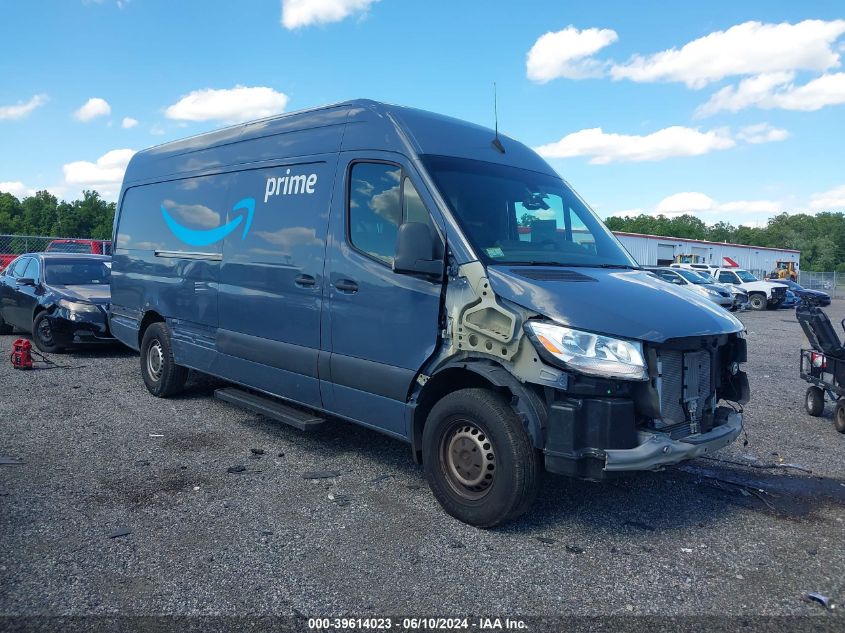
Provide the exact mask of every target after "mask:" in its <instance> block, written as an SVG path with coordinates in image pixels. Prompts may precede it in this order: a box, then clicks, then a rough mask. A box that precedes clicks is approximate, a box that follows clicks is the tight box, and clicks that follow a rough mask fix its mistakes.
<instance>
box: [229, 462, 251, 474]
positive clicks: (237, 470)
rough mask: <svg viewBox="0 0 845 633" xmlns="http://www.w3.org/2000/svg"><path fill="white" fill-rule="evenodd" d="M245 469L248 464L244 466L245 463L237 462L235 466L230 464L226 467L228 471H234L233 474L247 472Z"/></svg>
mask: <svg viewBox="0 0 845 633" xmlns="http://www.w3.org/2000/svg"><path fill="white" fill-rule="evenodd" d="M245 471H246V466H244V465H243V464H235V465H234V466H229V467H228V468H227V469H226V472H227V473H233V474H234V473H242V472H245Z"/></svg>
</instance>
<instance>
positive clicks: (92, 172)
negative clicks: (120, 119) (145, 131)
mask: <svg viewBox="0 0 845 633" xmlns="http://www.w3.org/2000/svg"><path fill="white" fill-rule="evenodd" d="M134 154H135V150H134V149H113V150H111V151H110V152H106V153H105V154H103V155H102V156H100V157H99V158H98V159H97V160H96V162H93V163H92V162H90V161H87V160H78V161H75V162H72V163H66V164H65V165H64V166H63V167H62V170H63V171H64V174H65V183H66V184H67V185H75V186H77V187H79V189H80V190H82V189H96V190H97V191H98V192H99V193H100V195H102V196H103V197H104V198H106V199H113V198H114V197H116V196H117V193H118V191H119V190H120V185H121V183H122V182H123V174H124V172H125V171H126V166H127V165H128V164H129V160H130V159H131V158H132V156H133V155H134Z"/></svg>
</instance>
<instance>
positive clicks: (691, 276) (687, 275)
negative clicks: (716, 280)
mask: <svg viewBox="0 0 845 633" xmlns="http://www.w3.org/2000/svg"><path fill="white" fill-rule="evenodd" d="M675 272H676V273H678V274H679V275H680V276H681V277H683V278H684V279H686V280H687V281H688V282H690V283H691V284H695V285H697V286H700V285H702V284H706V283H707V282H706V281H704V280H703V279H702V278H701V276H700V275H699V274H698V273H694V272H692V271H691V270H683V269H681V270H676V271H675Z"/></svg>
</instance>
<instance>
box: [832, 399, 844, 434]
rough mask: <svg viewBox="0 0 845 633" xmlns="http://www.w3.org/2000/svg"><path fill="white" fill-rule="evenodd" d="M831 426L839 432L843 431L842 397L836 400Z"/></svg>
mask: <svg viewBox="0 0 845 633" xmlns="http://www.w3.org/2000/svg"><path fill="white" fill-rule="evenodd" d="M833 426H834V428H835V429H836V430H837V431H839V432H840V433H845V400H843V399H842V398H840V399H839V400H837V401H836V409H834V411H833Z"/></svg>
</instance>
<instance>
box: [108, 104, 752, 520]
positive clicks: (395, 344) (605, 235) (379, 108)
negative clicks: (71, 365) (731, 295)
mask: <svg viewBox="0 0 845 633" xmlns="http://www.w3.org/2000/svg"><path fill="white" fill-rule="evenodd" d="M113 239H114V254H113V265H112V274H111V283H112V293H111V294H112V305H111V310H110V317H109V321H110V326H111V331H112V332H113V333H114V335H115V336H116V337H117V338H118V339H120V340H121V341H122V342H124V343H125V344H126V345H128V346H130V347H132V348H134V349H136V350H139V351H140V360H141V362H140V364H141V375H142V377H143V380H144V383H145V384H146V387H147V389H148V390H149V391H150V392H151V393H152V394H153V395H155V396H159V397H168V396H173V395H174V394H177V393H178V392H179V391H180V390H181V389H182V388H183V386H184V384H185V380H186V375H187V372H188V370H189V369H193V370H196V371H199V372H203V373H205V374H210V375H213V376H217V377H219V378H222V379H225V380H226V381H229V382H230V383H231V384H232V386H231V387H226V388H222V389H220V390H218V391H217V392H216V395H217V396H219V397H220V398H222V399H224V400H226V401H228V402H230V403H233V404H236V405H239V406H242V407H246V408H249V409H251V410H253V411H258V412H260V413H262V414H264V415H267V416H269V417H271V418H275V419H278V420H281V421H283V422H286V423H289V424H292V425H294V426H296V427H298V428H301V429H309V428H312V427H314V426H316V425H319V424H320V423H321V422H322V421H324V420H325V419H326V418H328V417H331V418H337V419H343V420H348V421H351V422H355V423H358V424H361V425H363V426H366V427H369V428H371V429H375V430H377V431H380V432H383V433H386V434H388V435H390V436H392V437H395V438H397V439H399V440H403V441H405V442H407V443H408V444H409V445H410V448H411V452H412V455H413V457H414V458H415V459H416V460H417V461H418V462H421V463H422V464H423V467H424V469H425V473H426V477H427V479H428V481H429V483H430V485H431V488H432V491H433V493H434V495H435V496H436V498H437V499H438V501H439V502H440V503H441V505H442V506H443V508H444V509H445V510H446V511H447V512H449V513H450V514H452V515H453V516H455V517H457V518H458V519H460V520H462V521H465V522H467V523H471V524H473V525H478V526H493V525H497V524H500V523H502V522H505V521H507V520H509V519H512V518H514V517H516V516H518V515H520V514H521V513H523V512H524V511H526V510H527V508H528V507H529V506H530V504H531V502H532V500H533V499H534V497H535V496H536V494H537V491H538V487H539V484H540V476H541V473H542V471H544V470H545V471H549V472H552V473H558V474H564V475H571V476H576V477H581V478H587V479H602V478H605V477H609V476H612V475H614V474H618V473H620V472H625V471H634V470H654V469H659V468H661V467H663V466H665V465H669V464H675V463H678V462H680V461H683V460H686V459H690V458H693V457H696V456H699V455H702V454H705V453H708V452H711V451H714V450H716V449H719V448H721V447H723V446H725V445H727V444H729V443H730V442H731V441H733V440H734V439H735V438H736V437H737V435H738V434H739V433H740V431H741V429H742V415H741V406H739V405H740V404H742V403H744V402H746V401H747V400H748V397H749V388H748V380H747V377H746V374H745V373H744V372H743V371H742V370H741V364H742V363H743V362H744V361H745V360H746V341H745V336H744V330H743V327H742V325H741V323H740V322H739V321H737V320H736V319H735V318H734V317H733V316H731V315H730V314H729V313H727V312H726V311H724V310H722V309H721V308H719V307H718V306H716V305H715V304H713V303H710V302H709V301H707V300H705V299H698V298H696V297H693V296H691V295H689V293H684V292H683V291H682V290H678V289H677V288H675V287H673V286H672V285H671V284H667V283H665V282H664V281H661V280H660V279H656V278H654V277H653V276H651V275H650V274H648V273H647V272H646V271H643V270H641V269H640V267H639V266H638V265H637V263H636V262H635V261H634V260H633V259H632V257H631V256H630V255H629V254H628V253H627V252H626V251H625V249H624V248H623V247H622V246H621V245H620V244H619V242H617V240H616V239H615V238H614V237H613V235H612V234H611V233H610V232H609V231H608V230H607V229H606V228H605V226H604V225H603V224H602V222H601V221H600V220H599V219H598V218H597V217H596V215H595V214H594V213H593V212H592V211H591V210H590V208H589V207H588V206H587V204H585V202H584V201H583V200H582V199H581V198H580V197H579V196H578V195H577V194H576V193H575V192H574V191H573V190H572V189H571V188H570V187H569V186H568V185H567V183H566V182H565V181H564V180H562V179H561V178H560V176H558V175H557V174H556V173H555V171H554V170H553V169H552V168H551V167H550V166H549V165H548V164H547V163H546V162H545V161H544V160H543V159H541V158H540V157H539V156H538V155H537V154H536V153H535V152H533V151H532V150H531V149H529V148H527V147H526V146H524V145H522V144H520V143H519V142H517V141H515V140H513V139H510V138H507V137H505V136H500V135H498V134H496V133H495V132H493V131H492V130H490V129H487V128H484V127H480V126H477V125H472V124H469V123H466V122H463V121H459V120H456V119H452V118H448V117H445V116H440V115H437V114H432V113H429V112H424V111H421V110H416V109H411V108H405V107H398V106H393V105H386V104H382V103H377V102H373V101H368V100H356V101H349V102H346V103H340V104H336V105H331V106H326V107H321V108H316V109H313V110H308V111H302V112H297V113H292V114H286V115H281V116H277V117H271V118H268V119H263V120H260V121H255V122H251V123H245V124H242V125H237V126H234V127H230V128H227V129H223V130H220V131H216V132H211V133H208V134H202V135H199V136H195V137H192V138H188V139H185V140H180V141H176V142H173V143H167V144H165V145H160V146H158V147H154V148H152V149H148V150H145V151H141V152H138V153H137V154H136V155H135V156H134V157H133V158H132V160H131V162H130V164H129V166H128V169H127V170H126V175H125V179H124V182H123V187H122V189H121V193H120V200H119V207H118V212H117V214H116V218H115V224H114V236H113Z"/></svg>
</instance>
